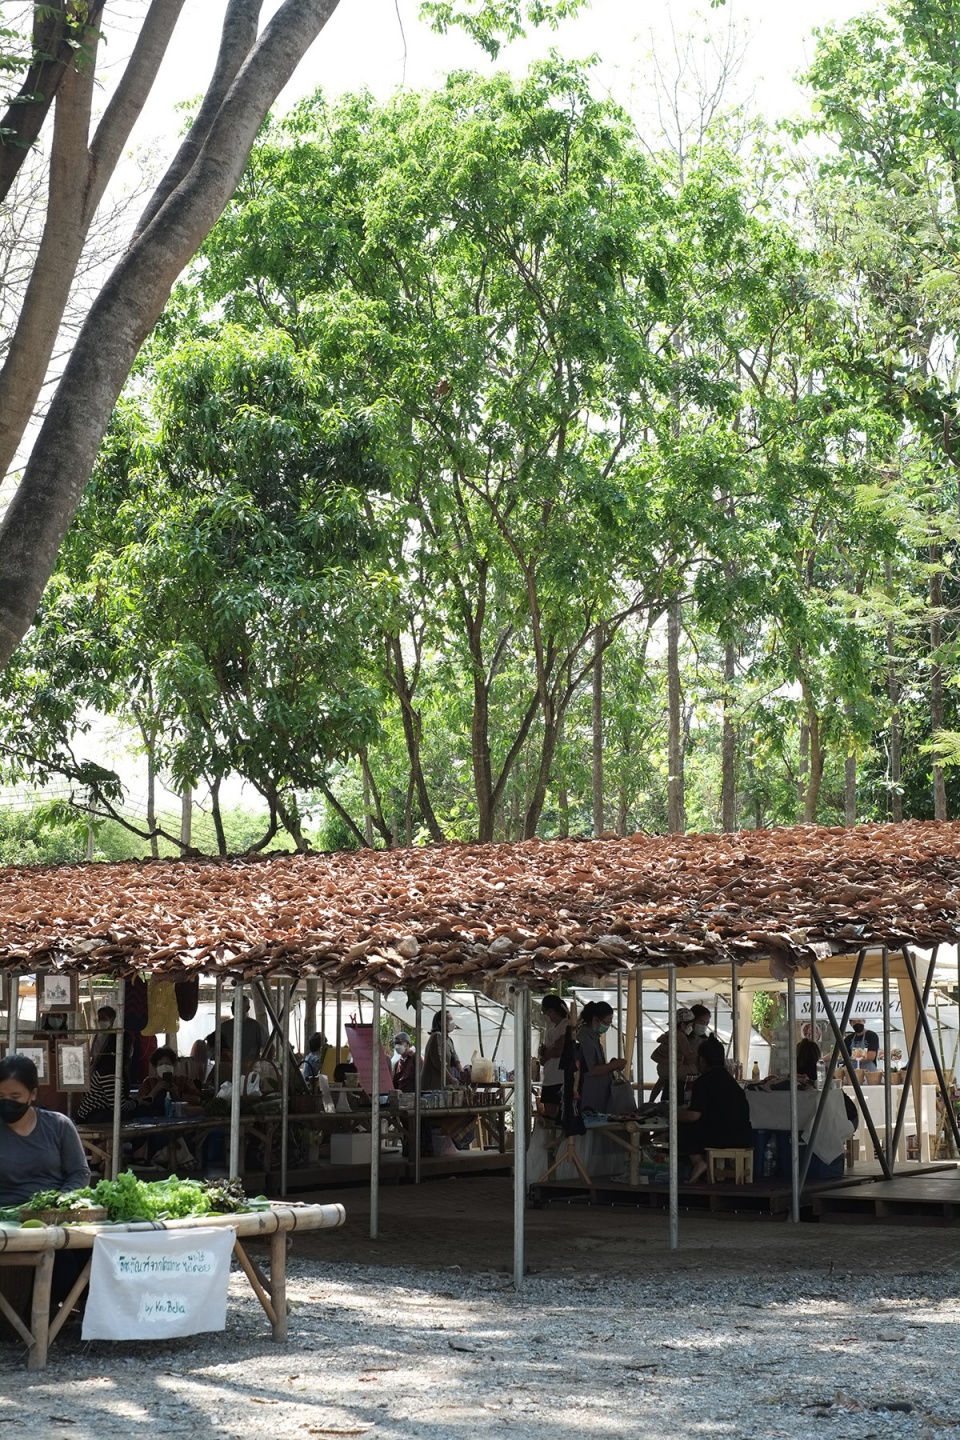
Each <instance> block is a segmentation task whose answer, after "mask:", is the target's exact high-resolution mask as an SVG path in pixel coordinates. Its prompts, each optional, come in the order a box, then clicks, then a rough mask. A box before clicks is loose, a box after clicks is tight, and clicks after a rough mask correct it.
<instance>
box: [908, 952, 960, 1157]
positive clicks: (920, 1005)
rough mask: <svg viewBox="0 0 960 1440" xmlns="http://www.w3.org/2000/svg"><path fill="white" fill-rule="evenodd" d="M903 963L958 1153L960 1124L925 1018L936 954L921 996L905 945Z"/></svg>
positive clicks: (910, 957)
mask: <svg viewBox="0 0 960 1440" xmlns="http://www.w3.org/2000/svg"><path fill="white" fill-rule="evenodd" d="M903 963H904V964H905V965H906V967H907V975H908V977H909V979H910V988H911V990H912V991H913V994H914V998H915V1000H916V1002H917V1010H918V1015H917V1018H918V1020H919V1022H920V1027H922V1029H923V1033H924V1034H925V1035H926V1037H927V1044H928V1045H929V1047H930V1059H931V1060H932V1061H933V1068H934V1070H936V1072H937V1084H938V1085H939V1087H940V1098H941V1100H942V1101H943V1111H944V1114H945V1115H946V1117H947V1119H948V1120H949V1122H950V1129H951V1130H952V1131H953V1138H954V1141H955V1142H956V1146H957V1150H958V1151H960V1123H958V1121H957V1112H956V1110H955V1109H954V1107H953V1103H952V1101H951V1098H950V1089H949V1086H948V1085H947V1079H946V1076H945V1075H944V1073H943V1061H942V1060H941V1058H940V1048H939V1046H938V1045H937V1042H936V1040H935V1038H934V1034H933V1031H932V1030H931V1028H930V1020H929V1017H928V1016H927V1004H928V1002H929V999H930V983H929V982H930V980H931V979H932V977H933V971H934V967H935V965H936V963H937V957H936V952H934V955H933V958H932V959H931V961H930V967H929V969H928V971H927V984H926V986H925V987H924V992H923V994H922V995H921V992H920V982H919V981H918V980H917V971H916V967H915V965H914V963H913V956H912V955H911V954H910V951H909V950H908V949H907V947H906V945H904V947H903ZM916 1120H917V1141H918V1143H919V1139H920V1116H919V1115H918V1116H917V1117H916Z"/></svg>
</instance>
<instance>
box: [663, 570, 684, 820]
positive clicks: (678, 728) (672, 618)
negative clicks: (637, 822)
mask: <svg viewBox="0 0 960 1440" xmlns="http://www.w3.org/2000/svg"><path fill="white" fill-rule="evenodd" d="M667 766H668V769H669V774H668V776H667V826H668V828H669V830H670V831H671V833H672V834H674V835H676V834H679V833H680V832H682V831H683V830H685V829H686V828H687V820H686V815H685V813H684V785H683V699H682V695H681V691H680V601H679V598H674V599H673V600H671V602H670V608H669V610H668V611H667Z"/></svg>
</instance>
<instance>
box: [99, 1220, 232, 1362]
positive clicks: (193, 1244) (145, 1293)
mask: <svg viewBox="0 0 960 1440" xmlns="http://www.w3.org/2000/svg"><path fill="white" fill-rule="evenodd" d="M235 1239H236V1231H235V1230H234V1229H233V1228H232V1227H230V1226H224V1227H223V1228H222V1229H221V1228H220V1227H214V1226H202V1227H200V1228H199V1229H196V1230H152V1231H149V1232H145V1233H135V1234H130V1233H124V1232H122V1231H121V1232H120V1233H119V1234H117V1235H98V1236H97V1238H96V1240H95V1241H94V1246H93V1263H92V1267H91V1271H90V1293H89V1295H88V1297H87V1308H86V1310H85V1311H84V1316H83V1331H82V1335H83V1339H84V1340H165V1339H168V1338H171V1337H175V1336H178V1335H197V1334H199V1333H200V1332H201V1331H205V1330H223V1329H224V1327H225V1325H226V1323H227V1285H228V1283H229V1279H230V1255H231V1252H232V1250H233V1242H234V1240H235Z"/></svg>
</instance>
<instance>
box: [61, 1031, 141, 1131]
mask: <svg viewBox="0 0 960 1440" xmlns="http://www.w3.org/2000/svg"><path fill="white" fill-rule="evenodd" d="M130 1049H131V1044H130V1039H129V1037H128V1036H126V1037H124V1052H125V1054H124V1060H125V1061H126V1060H127V1059H128V1058H129V1054H130ZM129 1088H130V1071H129V1069H128V1066H127V1064H126V1063H125V1064H124V1066H123V1071H122V1074H121V1076H120V1094H121V1096H122V1097H123V1098H122V1100H121V1102H120V1114H121V1116H122V1117H123V1118H125V1119H126V1118H129V1117H130V1116H131V1115H133V1114H134V1113H135V1111H136V1108H137V1104H136V1101H135V1100H131V1099H130V1097H129V1095H128V1093H127V1092H128V1090H129ZM116 1093H117V1037H116V1033H114V1034H113V1035H108V1036H107V1038H106V1040H105V1042H104V1046H103V1049H102V1050H101V1051H100V1053H99V1055H98V1056H97V1058H96V1060H94V1062H93V1068H92V1071H91V1075H90V1089H89V1090H87V1091H86V1093H85V1094H83V1095H81V1097H80V1101H79V1103H78V1105H77V1108H76V1111H75V1115H76V1119H77V1123H78V1124H79V1125H99V1124H101V1123H102V1122H104V1121H108V1120H112V1119H113V1102H114V1096H115V1095H116Z"/></svg>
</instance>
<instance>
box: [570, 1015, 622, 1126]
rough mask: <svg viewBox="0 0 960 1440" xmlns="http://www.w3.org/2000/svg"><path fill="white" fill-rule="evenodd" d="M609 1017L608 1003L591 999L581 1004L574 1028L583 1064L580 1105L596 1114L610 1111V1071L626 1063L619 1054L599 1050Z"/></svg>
mask: <svg viewBox="0 0 960 1440" xmlns="http://www.w3.org/2000/svg"><path fill="white" fill-rule="evenodd" d="M612 1020H613V1008H612V1006H610V1005H608V1004H607V1002H606V1001H605V1000H591V1001H590V1003H589V1004H588V1005H585V1006H584V1007H583V1011H582V1013H581V1015H580V1029H579V1030H578V1032H577V1040H578V1041H579V1043H580V1057H581V1061H582V1064H583V1083H582V1085H581V1092H580V1097H581V1105H582V1108H583V1110H584V1111H592V1112H593V1113H594V1114H596V1115H607V1114H609V1113H610V1090H611V1087H612V1085H613V1072H614V1071H615V1070H621V1069H622V1068H623V1066H624V1065H625V1064H626V1061H625V1060H624V1059H623V1058H622V1057H618V1058H617V1059H615V1060H608V1059H607V1057H606V1055H604V1053H603V1036H604V1035H606V1033H607V1031H608V1030H609V1029H610V1022H611V1021H612Z"/></svg>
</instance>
